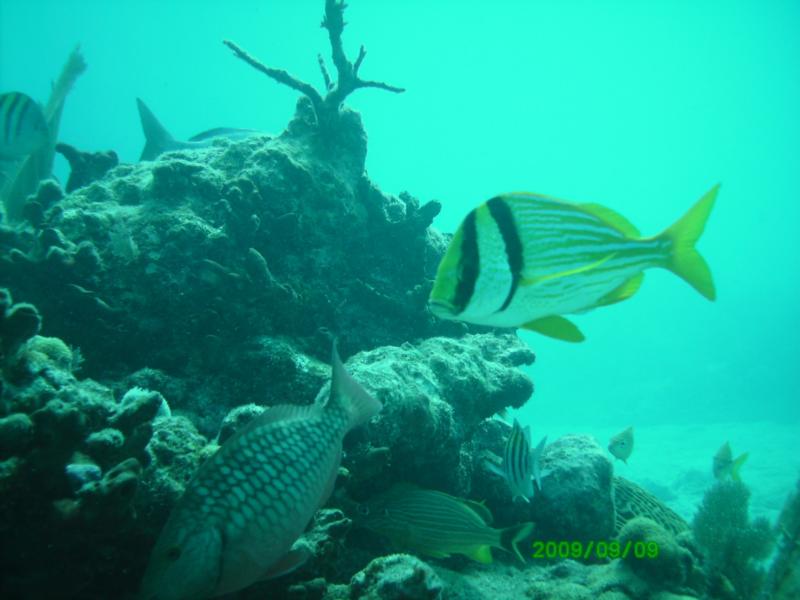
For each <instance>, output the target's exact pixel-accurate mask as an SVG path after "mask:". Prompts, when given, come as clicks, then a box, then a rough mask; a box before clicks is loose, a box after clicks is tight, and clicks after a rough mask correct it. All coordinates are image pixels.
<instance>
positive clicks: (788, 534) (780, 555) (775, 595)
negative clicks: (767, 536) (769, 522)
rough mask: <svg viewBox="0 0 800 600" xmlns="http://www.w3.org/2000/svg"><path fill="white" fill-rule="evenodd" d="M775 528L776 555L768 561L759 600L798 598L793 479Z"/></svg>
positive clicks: (798, 500) (798, 512)
mask: <svg viewBox="0 0 800 600" xmlns="http://www.w3.org/2000/svg"><path fill="white" fill-rule="evenodd" d="M775 529H776V534H777V538H778V552H777V553H776V555H775V559H774V560H773V561H772V566H771V567H770V570H769V574H768V576H767V581H766V585H765V586H764V591H763V593H762V595H761V596H760V598H762V599H763V600H767V599H772V600H792V599H794V598H800V479H798V480H797V486H796V488H795V490H794V492H793V493H792V494H791V495H790V496H789V497H788V498H787V499H786V504H784V505H783V510H782V511H781V515H780V517H778V522H777V524H776V526H775Z"/></svg>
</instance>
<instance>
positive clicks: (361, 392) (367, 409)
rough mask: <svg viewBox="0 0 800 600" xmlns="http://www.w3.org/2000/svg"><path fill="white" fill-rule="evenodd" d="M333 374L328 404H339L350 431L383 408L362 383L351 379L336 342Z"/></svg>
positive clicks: (334, 345)
mask: <svg viewBox="0 0 800 600" xmlns="http://www.w3.org/2000/svg"><path fill="white" fill-rule="evenodd" d="M331 362H332V364H333V374H332V376H331V393H330V399H329V400H328V404H331V403H334V402H335V403H339V404H341V406H342V407H343V408H344V410H345V412H346V413H347V416H348V418H349V424H348V429H352V428H354V427H358V426H359V425H362V424H363V423H366V422H367V421H369V420H370V419H371V418H372V417H374V416H375V415H376V414H378V412H380V410H381V409H382V408H383V404H381V403H380V402H379V401H378V400H376V399H375V398H373V397H372V396H370V395H369V392H367V390H365V389H364V388H363V387H362V386H361V384H360V383H358V382H357V381H356V380H355V379H353V378H352V377H350V374H349V373H348V372H347V371H346V370H345V368H344V365H343V364H342V359H341V358H339V350H338V349H337V348H336V342H334V343H333V358H332V360H331Z"/></svg>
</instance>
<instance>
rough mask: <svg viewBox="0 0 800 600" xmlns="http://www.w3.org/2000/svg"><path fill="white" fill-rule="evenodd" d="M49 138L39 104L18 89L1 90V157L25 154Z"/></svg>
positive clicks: (18, 156) (11, 158)
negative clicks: (3, 91) (17, 90)
mask: <svg viewBox="0 0 800 600" xmlns="http://www.w3.org/2000/svg"><path fill="white" fill-rule="evenodd" d="M47 140H48V129H47V121H46V120H45V117H44V113H43V112H42V108H41V107H40V106H39V105H38V104H37V103H36V102H35V101H34V100H33V99H32V98H31V97H30V96H27V95H26V94H23V93H21V92H9V93H7V94H0V160H5V161H13V160H17V159H20V158H24V157H25V156H28V155H29V154H32V153H33V152H36V150H38V149H39V148H41V147H42V146H43V145H44V144H45V143H47Z"/></svg>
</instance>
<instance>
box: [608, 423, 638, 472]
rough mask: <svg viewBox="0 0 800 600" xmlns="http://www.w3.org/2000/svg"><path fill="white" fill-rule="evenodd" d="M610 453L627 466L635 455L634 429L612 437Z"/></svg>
mask: <svg viewBox="0 0 800 600" xmlns="http://www.w3.org/2000/svg"><path fill="white" fill-rule="evenodd" d="M608 451H609V452H611V454H613V455H614V456H615V457H616V458H618V459H620V460H621V461H622V462H624V463H625V464H626V465H627V464H628V459H629V458H630V456H631V454H632V453H633V427H628V428H627V429H626V430H625V431H622V432H620V433H618V434H617V435H615V436H614V437H612V438H611V440H609V442H608Z"/></svg>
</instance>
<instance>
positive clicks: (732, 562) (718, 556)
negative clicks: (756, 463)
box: [693, 481, 774, 599]
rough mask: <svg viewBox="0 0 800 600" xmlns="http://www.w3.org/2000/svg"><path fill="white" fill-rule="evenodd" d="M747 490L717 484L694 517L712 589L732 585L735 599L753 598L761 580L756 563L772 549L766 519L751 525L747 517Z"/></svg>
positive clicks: (761, 572)
mask: <svg viewBox="0 0 800 600" xmlns="http://www.w3.org/2000/svg"><path fill="white" fill-rule="evenodd" d="M749 499H750V490H748V489H747V486H745V485H744V484H743V483H742V482H741V481H718V482H717V483H716V484H715V485H714V487H712V488H711V489H710V490H708V491H707V492H706V494H705V497H704V498H703V503H702V505H701V506H700V509H699V510H698V512H697V515H695V518H694V523H693V529H694V536H695V539H696V540H697V543H698V544H699V545H700V546H701V547H702V548H703V550H704V552H705V553H706V556H707V558H708V565H709V568H710V571H711V574H712V575H713V576H715V578H716V585H714V584H712V587H718V588H722V589H724V588H727V587H729V585H732V586H733V588H734V589H735V593H734V594H730V593H729V594H726V596H731V597H735V598H743V599H744V598H754V597H755V595H756V593H757V592H758V590H759V589H760V588H761V585H762V583H763V580H764V570H763V569H762V568H761V567H760V566H759V564H758V562H759V561H761V560H763V559H765V558H766V557H767V556H768V555H769V553H770V551H771V550H772V546H773V542H774V539H773V537H774V536H773V533H772V528H771V527H770V524H769V522H768V521H767V520H766V519H763V518H762V519H755V520H753V521H751V520H750V519H749V517H748V514H747V512H748V511H747V509H748V502H749Z"/></svg>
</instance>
